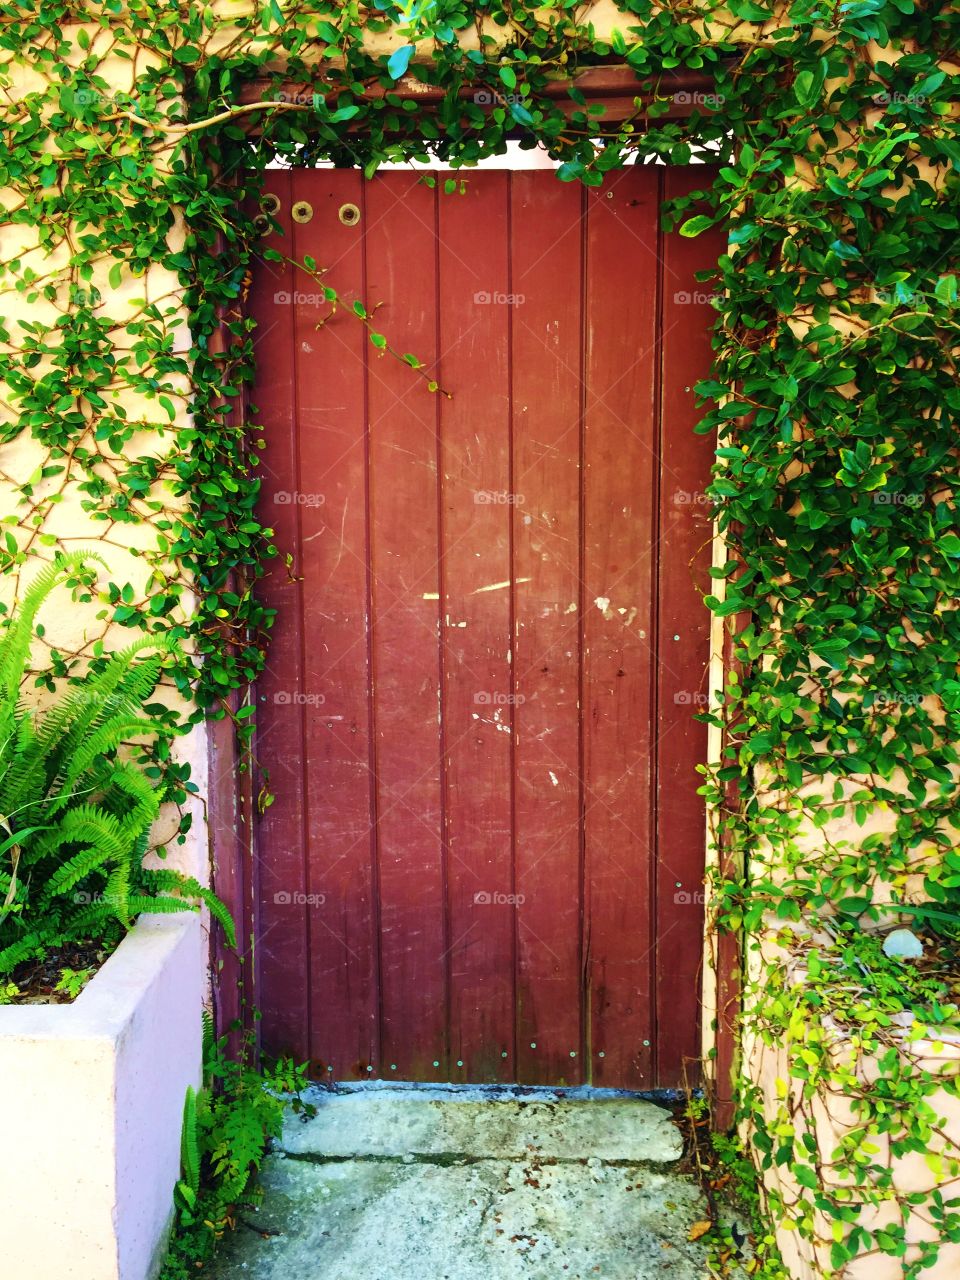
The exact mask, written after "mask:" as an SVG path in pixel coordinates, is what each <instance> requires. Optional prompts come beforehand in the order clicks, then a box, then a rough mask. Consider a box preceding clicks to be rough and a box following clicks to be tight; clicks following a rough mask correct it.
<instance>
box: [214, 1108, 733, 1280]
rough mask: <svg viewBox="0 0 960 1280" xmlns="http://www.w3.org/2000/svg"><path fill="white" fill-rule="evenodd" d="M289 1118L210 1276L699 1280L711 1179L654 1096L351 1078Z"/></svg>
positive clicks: (263, 1279)
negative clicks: (253, 1201) (695, 1231)
mask: <svg viewBox="0 0 960 1280" xmlns="http://www.w3.org/2000/svg"><path fill="white" fill-rule="evenodd" d="M308 1100H309V1101H310V1102H312V1103H313V1104H314V1105H315V1106H316V1107H317V1108H318V1111H317V1115H316V1117H315V1118H313V1119H311V1120H308V1121H306V1122H303V1121H302V1120H301V1119H300V1118H298V1117H296V1116H293V1115H292V1114H291V1115H290V1116H288V1119H287V1123H286V1126H285V1129H284V1134H283V1137H282V1139H281V1141H280V1143H279V1144H278V1146H277V1149H276V1150H275V1151H274V1152H273V1153H272V1154H271V1155H270V1156H268V1158H267V1160H266V1161H265V1163H264V1168H263V1174H262V1178H261V1185H262V1187H263V1189H264V1193H265V1194H264V1199H263V1203H262V1205H261V1207H260V1209H259V1210H258V1211H256V1212H249V1213H246V1214H245V1215H243V1222H242V1223H241V1225H240V1226H239V1227H238V1229H237V1231H236V1232H235V1233H233V1234H232V1235H231V1236H230V1237H229V1238H228V1239H226V1240H225V1242H224V1245H223V1249H222V1252H221V1254H220V1255H219V1257H218V1260H217V1262H216V1264H215V1265H214V1267H213V1268H212V1270H211V1271H210V1273H209V1274H210V1275H211V1277H212V1280H241V1278H246V1280H395V1277H397V1276H401V1277H404V1280H521V1277H522V1278H523V1280H652V1278H653V1277H662V1278H663V1280H701V1278H702V1277H706V1276H707V1275H709V1271H708V1267H707V1251H706V1249H705V1247H704V1246H703V1244H702V1243H691V1242H690V1241H689V1240H688V1238H687V1237H688V1233H689V1230H690V1226H691V1225H692V1223H694V1222H695V1221H697V1220H698V1219H701V1218H703V1217H704V1203H703V1199H702V1196H701V1194H700V1191H699V1188H698V1187H697V1186H696V1184H695V1183H694V1182H693V1181H692V1180H691V1179H690V1178H689V1177H687V1176H686V1175H684V1174H682V1173H679V1172H677V1170H676V1164H677V1161H678V1158H679V1156H680V1153H681V1141H680V1135H679V1133H678V1131H677V1129H676V1128H675V1126H674V1124H673V1122H672V1119H671V1116H670V1113H669V1112H668V1111H666V1110H665V1109H663V1108H662V1107H658V1106H656V1105H655V1104H654V1103H652V1102H648V1101H643V1100H639V1099H636V1098H632V1097H629V1096H625V1095H623V1094H613V1095H611V1094H610V1093H608V1092H607V1091H603V1092H600V1091H595V1092H593V1093H591V1092H590V1091H586V1090H556V1091H551V1090H536V1091H531V1090H520V1089H509V1088H465V1087H458V1088H452V1087H451V1088H448V1089H439V1088H432V1087H431V1088H410V1087H407V1088H404V1087H403V1086H402V1085H390V1086H381V1087H373V1086H369V1087H363V1086H357V1087H350V1086H346V1087H341V1088H340V1089H338V1090H337V1091H336V1092H328V1091H326V1090H316V1091H314V1092H312V1093H311V1095H310V1097H309V1099H308Z"/></svg>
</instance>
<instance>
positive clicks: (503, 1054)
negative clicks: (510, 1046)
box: [500, 1049, 507, 1058]
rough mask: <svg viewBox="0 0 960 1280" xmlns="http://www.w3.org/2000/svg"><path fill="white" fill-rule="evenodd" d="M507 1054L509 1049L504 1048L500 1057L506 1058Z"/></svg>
mask: <svg viewBox="0 0 960 1280" xmlns="http://www.w3.org/2000/svg"><path fill="white" fill-rule="evenodd" d="M506 1056H507V1051H506V1049H504V1051H503V1053H501V1055H500V1057H501V1058H505V1057H506Z"/></svg>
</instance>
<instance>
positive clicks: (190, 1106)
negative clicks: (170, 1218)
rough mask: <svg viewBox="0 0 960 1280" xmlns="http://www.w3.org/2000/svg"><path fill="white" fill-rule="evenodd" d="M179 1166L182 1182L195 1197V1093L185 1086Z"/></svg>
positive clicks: (197, 1166) (197, 1154) (197, 1187)
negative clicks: (181, 1170)
mask: <svg viewBox="0 0 960 1280" xmlns="http://www.w3.org/2000/svg"><path fill="white" fill-rule="evenodd" d="M180 1164H181V1165H182V1167H183V1180H184V1182H185V1183H186V1184H187V1186H188V1187H189V1188H190V1190H191V1191H192V1192H193V1194H194V1195H197V1194H198V1192H199V1190H200V1143H199V1141H198V1138H197V1091H196V1089H194V1087H193V1085H192V1084H190V1085H187V1094H186V1097H185V1098H184V1100H183V1133H182V1135H181V1139H180Z"/></svg>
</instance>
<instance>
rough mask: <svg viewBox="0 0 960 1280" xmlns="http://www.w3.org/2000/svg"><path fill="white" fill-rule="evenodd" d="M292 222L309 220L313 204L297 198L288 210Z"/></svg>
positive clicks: (311, 215)
mask: <svg viewBox="0 0 960 1280" xmlns="http://www.w3.org/2000/svg"><path fill="white" fill-rule="evenodd" d="M290 216H291V217H292V218H293V220H294V222H309V221H310V219H311V218H312V217H313V205H312V204H310V203H309V201H307V200H298V201H297V203H296V204H295V205H294V206H293V208H292V209H291V210H290Z"/></svg>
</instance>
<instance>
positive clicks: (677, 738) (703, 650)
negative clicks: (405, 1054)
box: [655, 166, 724, 1086]
mask: <svg viewBox="0 0 960 1280" xmlns="http://www.w3.org/2000/svg"><path fill="white" fill-rule="evenodd" d="M714 175H715V171H714V170H713V169H709V168H707V167H705V166H703V167H701V166H696V167H691V168H688V169H678V168H671V169H667V170H665V175H664V176H665V197H666V198H667V199H670V198H673V197H674V196H678V195H685V194H686V193H688V192H690V191H694V190H698V189H703V188H705V187H707V186H708V185H709V184H710V182H711V181H712V180H713V177H714ZM723 248H724V233H723V231H722V229H720V230H718V229H714V230H712V231H711V232H710V233H709V234H706V235H703V236H700V237H698V238H697V239H696V240H688V239H684V238H683V237H682V236H680V235H678V234H677V233H676V232H673V233H672V234H670V235H666V236H664V237H663V257H662V267H661V270H662V281H661V288H662V298H663V305H662V315H663V319H662V336H661V362H662V363H661V368H662V377H661V388H662V391H661V413H660V455H661V483H660V516H659V524H660V530H659V542H660V557H659V563H660V573H659V590H658V611H659V625H658V635H659V651H658V697H657V720H656V726H655V732H656V736H657V743H658V767H657V881H658V891H657V919H656V941H657V1036H656V1043H657V1054H658V1064H657V1066H658V1078H659V1081H660V1083H661V1084H662V1085H664V1086H672V1085H679V1084H681V1083H682V1082H683V1079H684V1068H685V1066H686V1071H687V1079H688V1080H689V1082H690V1083H691V1084H697V1083H698V1082H699V1081H698V1066H697V1063H698V1061H699V1057H700V1044H699V1036H698V1027H699V1007H700V972H701V965H702V956H703V925H704V911H703V867H704V856H705V827H706V811H705V808H704V802H703V799H702V797H700V796H698V795H697V794H696V790H697V787H698V786H699V785H700V783H701V781H702V779H701V777H700V775H699V774H698V773H697V771H696V770H697V765H698V764H702V763H703V762H704V761H705V760H706V756H707V728H706V725H703V724H699V723H698V722H697V721H696V720H695V719H694V716H695V715H696V713H697V712H698V711H702V710H703V708H704V704H705V702H706V697H707V663H708V659H709V646H710V615H709V613H708V611H707V609H706V607H705V606H704V604H703V596H704V595H705V594H706V593H707V591H708V590H709V574H708V572H707V570H708V569H709V566H710V554H711V546H710V542H711V520H710V512H709V509H708V507H707V505H706V500H705V494H704V491H705V489H706V487H707V485H708V484H709V481H710V466H711V463H712V461H713V450H714V442H713V441H712V440H711V439H710V438H708V437H706V436H698V435H696V434H695V432H694V427H695V426H696V423H697V421H698V419H699V418H700V416H701V414H700V412H698V410H697V408H696V404H695V397H694V394H693V384H694V383H695V382H696V381H697V380H698V379H699V378H703V377H706V376H707V375H708V373H709V369H710V355H711V351H710V334H709V326H710V323H711V320H712V319H713V317H714V314H715V313H714V311H713V310H712V308H711V307H710V305H709V293H710V290H711V289H712V287H713V286H710V285H706V284H700V283H698V282H697V280H696V279H695V278H694V273H695V272H696V271H703V270H706V269H707V268H708V267H710V266H713V265H714V264H715V263H716V261H717V258H718V256H719V255H720V254H721V253H722V252H723Z"/></svg>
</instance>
